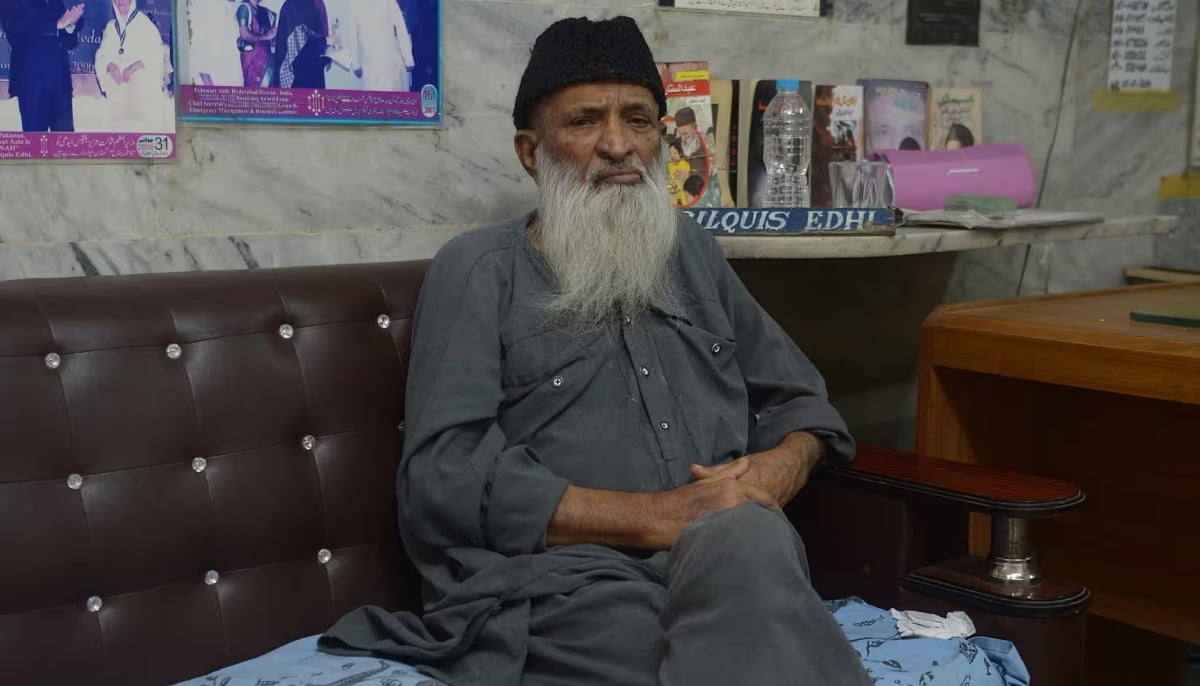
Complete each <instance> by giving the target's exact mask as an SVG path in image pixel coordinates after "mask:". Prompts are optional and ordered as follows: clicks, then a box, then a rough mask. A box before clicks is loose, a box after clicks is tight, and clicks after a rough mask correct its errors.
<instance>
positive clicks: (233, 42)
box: [0, 0, 442, 161]
mask: <svg viewBox="0 0 1200 686" xmlns="http://www.w3.org/2000/svg"><path fill="white" fill-rule="evenodd" d="M441 22H442V16H441V2H440V0H84V1H83V2H78V1H77V0H0V161H6V160H91V161H101V160H154V159H159V160H169V159H173V158H174V157H175V148H176V145H175V132H176V120H177V119H178V120H180V121H194V122H214V123H268V124H270V123H274V124H280V123H283V124H335V125H343V126H345V125H398V126H426V127H438V126H441V125H442V89H441V86H442V65H441V52H442V45H441V33H442V32H441Z"/></svg>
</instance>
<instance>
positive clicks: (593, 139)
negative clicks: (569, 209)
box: [523, 82, 661, 184]
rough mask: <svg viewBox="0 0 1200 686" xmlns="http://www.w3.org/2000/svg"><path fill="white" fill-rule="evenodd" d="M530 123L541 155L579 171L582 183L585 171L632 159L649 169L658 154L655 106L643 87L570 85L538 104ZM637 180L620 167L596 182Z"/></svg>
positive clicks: (637, 176)
mask: <svg viewBox="0 0 1200 686" xmlns="http://www.w3.org/2000/svg"><path fill="white" fill-rule="evenodd" d="M533 120H534V125H535V127H536V128H535V129H534V131H535V133H536V138H537V142H536V144H537V145H539V146H545V153H546V154H548V155H550V156H551V157H553V158H554V159H555V160H558V161H559V162H562V163H564V164H570V165H572V166H574V167H575V168H577V169H579V170H580V178H581V179H582V178H586V173H587V170H588V169H591V168H594V167H596V166H607V165H622V164H625V163H627V162H630V161H631V160H634V159H636V160H637V161H638V162H640V163H641V164H642V166H643V167H649V166H650V165H651V162H653V160H654V157H655V156H656V155H657V154H659V151H660V145H661V143H660V139H659V133H658V103H657V102H655V100H654V96H653V95H652V94H651V93H650V91H649V90H647V89H646V88H644V87H642V86H635V85H633V84H628V83H620V82H599V83H585V84H578V85H574V86H568V87H566V88H563V89H561V90H559V91H556V92H554V93H552V94H550V95H549V96H547V97H546V98H545V100H543V101H542V102H541V103H539V104H538V107H537V109H536V111H535V112H534V116H533ZM523 161H525V160H524V157H523ZM526 167H527V168H528V164H527V165H526ZM641 181H642V177H641V174H640V173H639V172H636V171H631V170H629V169H621V168H612V169H608V170H606V171H603V172H601V174H600V178H598V179H596V183H598V184H636V183H640V182H641Z"/></svg>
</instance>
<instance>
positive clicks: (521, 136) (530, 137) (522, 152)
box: [513, 129, 540, 181]
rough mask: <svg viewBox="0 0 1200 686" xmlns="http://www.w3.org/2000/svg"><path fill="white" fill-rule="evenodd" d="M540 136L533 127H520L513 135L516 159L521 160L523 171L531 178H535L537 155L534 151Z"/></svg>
mask: <svg viewBox="0 0 1200 686" xmlns="http://www.w3.org/2000/svg"><path fill="white" fill-rule="evenodd" d="M539 142H540V138H539V136H538V134H537V132H536V131H534V130H533V129H521V130H520V131H518V132H517V135H516V136H514V137H513V149H514V150H516V151H517V159H519V160H520V161H521V166H522V167H525V172H526V173H527V174H529V175H530V176H531V177H533V179H534V180H535V181H536V180H537V177H538V175H537V156H536V155H535V154H534V151H536V150H537V146H538V143H539Z"/></svg>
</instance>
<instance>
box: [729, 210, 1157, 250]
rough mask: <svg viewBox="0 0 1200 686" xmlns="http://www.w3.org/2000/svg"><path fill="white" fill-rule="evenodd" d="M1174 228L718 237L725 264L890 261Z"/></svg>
mask: <svg viewBox="0 0 1200 686" xmlns="http://www.w3.org/2000/svg"><path fill="white" fill-rule="evenodd" d="M1178 224H1179V218H1178V217H1175V216H1171V215H1149V216H1133V217H1113V218H1110V219H1106V220H1104V221H1099V222H1089V223H1086V224H1071V225H1064V226H1043V227H1034V228H1022V229H1003V230H989V229H970V230H968V229H943V228H934V227H918V226H911V227H904V226H902V227H900V228H897V229H896V235H895V236H828V235H827V236H802V235H777V236H763V235H741V236H734V235H719V236H717V243H719V244H720V245H721V247H722V248H723V249H724V250H725V255H726V256H727V257H728V258H730V259H801V258H807V259H814V258H849V257H890V256H893V255H921V254H925V253H937V252H957V251H963V250H980V249H983V248H997V247H1002V246H1009V245H1027V244H1029V243H1051V242H1054V241H1075V240H1090V239H1093V238H1116V237H1120V236H1140V235H1150V234H1162V233H1168V232H1170V231H1171V230H1172V229H1174V228H1175V227H1176V226H1178Z"/></svg>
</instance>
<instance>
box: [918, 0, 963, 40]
mask: <svg viewBox="0 0 1200 686" xmlns="http://www.w3.org/2000/svg"><path fill="white" fill-rule="evenodd" d="M979 13H980V7H979V0H908V23H907V24H906V25H905V31H904V42H905V43H907V44H909V45H969V46H972V47H977V46H978V45H979Z"/></svg>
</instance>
